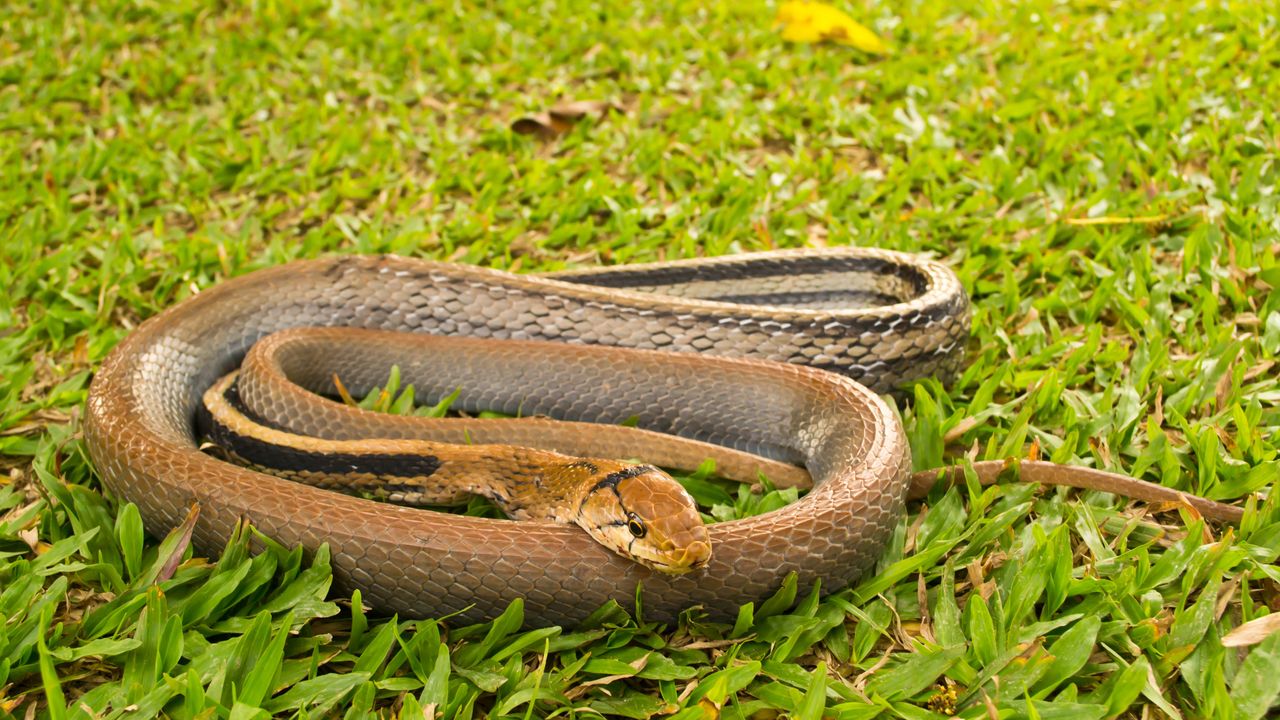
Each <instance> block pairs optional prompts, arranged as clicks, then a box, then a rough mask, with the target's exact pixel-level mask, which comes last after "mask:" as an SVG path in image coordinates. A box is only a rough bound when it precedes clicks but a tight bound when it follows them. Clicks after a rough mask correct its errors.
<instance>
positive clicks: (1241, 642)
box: [1222, 613, 1280, 647]
mask: <svg viewBox="0 0 1280 720" xmlns="http://www.w3.org/2000/svg"><path fill="white" fill-rule="evenodd" d="M1277 632H1280V613H1271V614H1270V615H1263V616H1262V617H1260V618H1257V619H1255V620H1250V621H1249V622H1247V623H1245V624H1243V625H1241V626H1240V627H1238V628H1236V629H1235V630H1232V631H1231V632H1229V633H1227V634H1226V635H1224V636H1223V637H1222V646H1223V647H1248V646H1249V645H1257V644H1258V643H1260V642H1262V641H1263V640H1266V639H1267V638H1269V637H1271V636H1272V635H1274V634H1275V633H1277Z"/></svg>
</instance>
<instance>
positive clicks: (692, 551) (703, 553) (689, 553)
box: [680, 540, 711, 570]
mask: <svg viewBox="0 0 1280 720" xmlns="http://www.w3.org/2000/svg"><path fill="white" fill-rule="evenodd" d="M710 562H711V543H706V542H703V541H701V540H697V541H694V542H692V543H689V546H688V547H686V548H685V549H684V554H683V555H681V556H680V564H681V565H683V566H685V567H687V568H689V569H690V570H701V569H702V568H704V567H706V566H707V564H708V563H710Z"/></svg>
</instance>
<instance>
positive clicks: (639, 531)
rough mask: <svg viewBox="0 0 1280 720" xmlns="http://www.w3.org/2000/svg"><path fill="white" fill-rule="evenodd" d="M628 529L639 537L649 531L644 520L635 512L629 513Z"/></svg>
mask: <svg viewBox="0 0 1280 720" xmlns="http://www.w3.org/2000/svg"><path fill="white" fill-rule="evenodd" d="M627 530H630V531H631V534H632V535H634V536H636V537H638V538H642V537H644V534H645V533H646V532H647V531H648V530H647V528H645V526H644V521H642V520H641V519H640V518H639V517H638V516H637V515H636V514H635V513H627Z"/></svg>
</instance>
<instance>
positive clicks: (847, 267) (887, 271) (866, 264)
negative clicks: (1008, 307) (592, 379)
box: [555, 256, 926, 302]
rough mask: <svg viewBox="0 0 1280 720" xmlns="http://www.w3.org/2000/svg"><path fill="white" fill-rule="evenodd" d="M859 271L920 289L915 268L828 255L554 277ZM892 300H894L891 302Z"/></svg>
mask: <svg viewBox="0 0 1280 720" xmlns="http://www.w3.org/2000/svg"><path fill="white" fill-rule="evenodd" d="M848 272H862V273H867V274H869V275H892V276H895V277H897V278H900V279H902V280H905V281H907V282H908V283H909V284H910V285H911V287H912V288H914V289H915V290H916V292H920V291H923V289H924V287H925V282H926V280H925V277H924V275H923V274H922V273H921V272H920V270H919V268H917V267H912V266H910V265H907V264H904V263H898V262H893V261H890V260H888V259H885V258H879V257H849V258H832V257H830V256H824V257H813V258H799V257H790V258H787V259H785V260H782V261H773V262H769V261H756V262H754V263H752V265H751V266H750V267H746V266H744V265H742V264H737V263H714V264H706V265H689V266H687V267H666V268H660V269H654V270H637V271H634V272H629V271H626V270H622V271H618V272H617V273H616V274H611V275H600V274H590V275H583V276H577V275H557V276H556V277H555V279H556V280H561V281H564V282H571V283H586V284H589V285H595V286H598V287H613V288H628V287H641V286H645V285H677V284H680V283H688V282H695V281H715V280H741V279H744V278H765V277H777V276H787V277H794V276H796V275H830V274H832V273H848ZM895 302H896V301H895Z"/></svg>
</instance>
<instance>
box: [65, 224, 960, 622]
mask: <svg viewBox="0 0 1280 720" xmlns="http://www.w3.org/2000/svg"><path fill="white" fill-rule="evenodd" d="M294 327H334V328H341V327H353V328H369V329H381V330H398V331H409V332H415V333H426V334H431V335H456V336H468V337H469V338H470V339H467V340H458V341H453V342H450V341H449V340H448V339H445V338H441V339H440V342H439V344H438V345H437V346H433V348H432V349H431V350H430V352H428V353H425V354H419V357H420V358H421V360H422V362H421V363H420V365H419V367H417V369H416V370H412V372H414V373H416V375H415V376H414V377H412V378H406V380H407V381H412V382H415V383H422V384H424V385H433V386H435V387H436V388H437V389H440V390H443V391H444V392H448V391H449V390H450V389H452V388H453V387H461V388H462V390H463V395H462V400H463V401H464V405H463V406H462V407H461V409H493V410H499V411H505V412H508V413H521V414H524V415H546V416H549V417H552V418H559V419H565V420H575V421H581V422H587V423H617V422H620V421H622V420H625V419H628V418H633V417H634V418H637V419H638V421H639V426H640V427H641V428H644V429H647V430H652V431H657V432H661V433H669V434H672V435H676V436H680V437H682V438H686V439H689V440H692V441H699V442H706V443H712V444H715V445H719V446H724V447H727V448H732V449H734V450H737V451H745V452H749V453H755V454H759V455H762V456H764V457H766V458H770V459H773V460H780V461H784V462H793V463H798V464H802V465H804V466H805V467H806V468H807V469H808V471H809V474H810V475H811V476H812V477H813V480H814V484H815V488H814V490H813V491H812V492H810V493H809V494H808V495H807V496H806V497H804V498H803V499H801V500H800V501H798V502H796V503H793V504H792V505H789V506H787V507H785V508H783V509H781V510H778V511H775V512H772V513H768V514H766V515H762V516H758V517H753V518H748V519H744V520H737V521H733V522H726V523H720V524H716V525H713V526H711V528H710V531H711V538H712V545H713V547H714V548H715V551H714V555H713V557H712V559H711V562H710V564H709V565H708V566H707V567H706V568H705V569H702V570H698V571H696V572H692V573H689V574H687V575H681V576H669V575H663V574H659V573H655V572H653V571H651V570H649V569H647V568H644V567H641V566H639V565H637V564H635V563H631V562H628V561H626V560H623V559H621V558H618V557H617V556H615V555H613V554H611V553H610V552H609V551H607V550H605V549H603V548H602V547H601V546H599V545H597V544H596V543H594V542H593V541H592V540H590V539H589V538H588V537H587V536H586V535H585V534H584V533H582V532H581V531H580V530H578V529H577V528H572V527H566V526H563V525H557V524H553V523H549V522H511V521H503V520H488V519H480V518H471V517H462V516H456V515H448V514H442V513H430V512H423V511H419V510H414V509H410V508H404V507H399V506H394V505H387V504H383V503H377V502H373V501H366V500H360V499H356V498H351V497H348V496H343V495H337V494H334V493H331V492H326V491H324V490H320V489H318V488H313V487H308V486H304V485H299V484H295V483H290V482H288V481H286V480H282V479H279V478H274V477H270V476H266V475H261V474H259V473H256V472H253V471H251V470H248V469H244V468H240V467H236V466H233V465H229V464H226V463H223V462H220V461H218V460H216V459H214V458H212V457H209V456H208V455H206V454H204V453H202V452H200V451H199V449H198V448H197V444H196V437H195V431H194V429H193V418H194V416H195V414H196V410H197V407H198V404H199V402H200V399H201V396H202V394H203V393H204V392H205V391H206V390H207V389H208V388H209V387H210V386H211V385H212V384H213V383H214V381H215V380H217V379H218V378H219V377H221V376H222V375H224V374H226V373H227V372H229V371H230V370H232V369H233V368H235V367H236V366H237V365H238V364H239V363H240V361H241V359H242V358H243V357H244V356H245V353H246V351H247V350H248V349H249V348H250V346H252V345H253V344H254V343H255V342H257V341H258V340H259V339H261V338H263V337H265V336H267V335H270V334H272V333H275V332H278V331H281V330H285V329H288V328H294ZM967 334H968V299H967V297H966V295H965V293H964V291H963V289H962V288H961V286H960V284H959V282H958V281H957V280H956V278H955V276H954V275H953V274H952V273H951V272H950V271H949V270H947V269H946V268H945V267H943V266H941V265H939V264H936V263H932V262H928V261H924V260H920V259H918V258H914V257H911V256H907V255H903V254H899V253H893V252H887V251H879V250H869V249H844V250H824V251H786V252H777V253H763V254H757V255H744V256H737V257H729V258H718V259H707V260H696V261H684V262H673V263H661V264H650V265H636V266H627V267H622V268H616V269H606V270H596V271H589V272H571V273H560V274H555V275H544V276H520V275H511V274H508V273H502V272H497V271H492V270H485V269H481V268H474V267H465V266H458V265H451V264H441V263H430V262H422V261H415V260H409V259H404V258H397V257H388V256H377V257H374V256H363V257H347V258H333V259H324V260H317V261H307V262H299V263H293V264H290V265H285V266H280V267H276V268H271V269H268V270H263V271H259V272H256V273H252V274H250V275H246V276H244V277H241V278H237V279H234V280H231V281H228V282H226V283H223V284H221V285H219V286H218V287H215V288H213V289H212V290H209V291H206V292H203V293H201V294H199V295H197V296H196V297H194V298H191V299H190V300H188V301H186V302H184V303H181V304H179V305H178V306H176V307H174V308H172V309H170V310H168V311H166V312H164V313H161V314H160V315H158V316H156V317H155V318H152V319H151V320H149V321H148V322H146V323H144V324H143V325H142V326H141V327H140V328H138V330H137V331H136V332H134V333H133V334H132V335H130V336H129V337H128V338H127V339H126V340H125V341H124V342H122V343H121V344H120V345H119V346H118V347H117V348H116V349H115V350H114V351H113V352H112V353H111V355H110V356H109V357H108V358H107V360H106V361H105V362H104V364H103V366H102V369H101V371H100V372H99V373H98V375H97V376H96V377H95V379H94V382H93V385H92V388H91V390H90V396H89V402H88V417H87V422H86V438H87V442H88V447H89V450H90V453H91V454H92V456H93V458H94V460H95V461H96V463H97V464H98V467H99V469H100V470H101V472H102V475H103V477H104V480H105V481H106V483H107V484H108V486H109V487H111V488H112V489H113V490H114V491H116V492H118V493H119V494H121V495H123V496H124V497H125V498H127V499H129V500H131V501H132V502H134V503H136V504H137V505H138V507H139V509H140V510H141V512H142V515H143V519H144V521H145V522H146V525H147V527H148V528H149V529H150V530H151V531H152V532H162V531H165V530H167V529H169V528H172V527H174V526H176V525H177V524H178V523H179V522H180V521H181V520H182V518H183V517H184V515H185V514H186V512H187V509H188V508H189V507H190V505H191V504H193V503H197V502H198V503H199V504H200V506H201V514H200V519H199V522H198V523H197V525H196V529H195V533H194V536H193V537H194V541H195V543H196V545H197V547H199V548H201V549H202V550H203V551H206V552H216V551H217V550H218V549H219V548H220V547H221V546H222V545H223V544H224V543H225V542H226V540H227V538H228V537H229V535H230V534H231V532H232V531H233V529H234V527H235V525H236V523H237V522H238V521H239V520H240V519H241V518H245V519H248V520H249V521H251V522H252V523H253V524H254V525H255V526H256V527H258V528H259V529H260V530H262V531H263V532H265V533H266V534H268V535H270V536H272V537H274V538H276V539H277V540H278V541H280V542H282V543H285V544H286V545H293V544H298V543H300V544H302V545H304V546H306V547H308V548H312V549H314V548H315V547H317V546H319V545H320V544H321V543H325V542H327V543H329V545H330V547H331V549H332V552H333V563H334V570H335V574H336V577H337V579H338V580H339V582H340V583H341V584H342V585H343V586H344V587H346V588H360V589H361V590H362V592H363V596H364V597H365V598H366V600H367V601H368V602H370V603H371V604H372V605H374V606H376V607H378V608H380V609H383V610H387V611H395V612H399V613H401V614H403V615H409V616H438V615H442V614H446V613H452V612H455V611H463V612H464V614H465V615H466V616H467V617H473V618H483V617H493V616H495V615H496V614H498V613H500V612H501V611H502V610H503V609H504V608H505V607H506V606H507V604H508V603H509V602H510V601H511V600H512V599H514V598H516V597H522V598H524V600H525V608H526V616H527V617H528V619H529V620H530V621H532V622H536V623H573V622H575V621H578V620H581V619H582V618H583V617H585V616H586V615H587V614H589V613H590V612H591V611H592V610H594V609H595V608H596V607H598V606H599V605H601V604H602V603H604V602H605V601H607V600H610V599H612V600H616V601H618V602H619V603H621V604H623V605H624V606H629V605H631V604H632V603H633V599H634V597H635V588H636V585H637V583H643V587H644V603H645V613H646V617H651V618H657V619H670V618H672V617H674V616H675V614H677V613H678V612H679V611H680V610H682V609H685V608H687V607H690V606H695V605H700V606H702V607H704V608H706V609H707V610H708V611H709V612H710V613H711V614H712V615H714V616H717V617H725V616H731V615H732V614H733V613H734V612H736V609H737V607H738V606H739V605H740V604H742V603H744V602H748V601H758V600H760V599H762V598H765V597H767V596H769V595H770V594H771V593H773V592H774V591H776V589H777V588H778V586H779V585H780V583H781V582H782V580H783V579H784V578H785V577H786V575H787V574H788V573H790V572H793V571H794V572H796V573H798V574H799V576H800V580H801V585H802V586H811V585H812V584H813V583H814V582H815V581H819V580H820V581H821V582H822V586H823V587H824V588H827V589H837V588H840V587H844V586H846V585H848V584H849V583H850V582H852V581H854V580H855V579H856V578H857V577H858V576H859V574H860V573H862V572H863V571H864V570H866V569H867V568H868V567H869V566H870V565H871V564H872V563H874V561H875V560H876V558H877V557H878V556H879V553H880V551H881V549H882V547H883V544H884V542H885V540H886V538H887V536H888V534H889V533H890V532H891V530H892V528H893V527H894V525H895V524H896V523H897V520H898V517H899V513H900V511H901V508H902V504H903V501H904V495H905V492H906V483H907V474H908V469H909V467H910V457H909V450H908V447H907V443H906V439H905V437H904V435H903V433H902V429H901V427H900V425H899V423H898V420H897V418H896V416H895V415H894V414H893V412H892V411H891V410H890V409H889V408H888V407H887V406H886V405H885V404H884V403H883V402H882V401H881V400H880V399H879V398H878V397H877V396H876V395H875V393H874V392H873V390H877V391H889V390H891V389H893V388H895V387H897V386H898V385H900V384H901V383H902V382H903V381H906V380H909V379H913V378H918V377H924V376H928V375H939V376H943V377H946V376H949V375H951V374H953V373H954V372H955V371H956V369H957V368H958V367H959V365H960V362H961V353H962V349H963V344H964V339H965V338H966V337H967ZM537 340H542V341H547V340H550V341H555V342H554V343H547V342H512V341H537ZM393 345H394V340H392V339H385V340H377V341H374V342H372V343H370V344H365V345H361V346H360V347H359V349H358V350H354V349H353V351H352V352H349V353H346V354H344V356H342V357H338V358H333V360H334V362H336V363H338V364H339V365H342V366H343V367H339V368H334V369H333V370H332V372H338V373H339V374H341V375H342V377H343V379H344V380H346V379H347V377H349V375H348V374H347V373H348V372H349V373H358V372H360V370H359V369H358V368H360V367H368V368H372V369H370V370H368V371H367V372H368V373H371V375H370V377H374V376H376V375H378V374H381V377H383V378H385V373H386V370H387V367H388V364H387V363H382V362H380V361H378V358H377V357H375V356H377V355H379V354H380V353H381V354H386V357H385V358H382V359H383V360H386V359H388V358H391V357H392V356H393V355H394V356H395V357H396V358H398V359H397V360H396V361H397V362H403V360H404V355H403V351H400V352H399V354H398V355H395V352H396V351H395V350H394V348H393V347H392V346H393ZM353 347H355V346H353ZM628 348H631V349H628ZM766 361H772V362H766ZM814 368H822V369H826V370H831V371H835V372H836V373H841V375H835V374H832V373H825V372H820V371H818V370H815V369H814ZM431 378H435V380H434V381H432V380H431ZM853 380H858V381H860V382H862V383H865V384H866V385H867V386H869V387H870V388H872V389H871V390H869V389H868V388H867V387H863V385H860V384H858V383H857V382H853ZM370 382H376V381H370ZM419 387H422V385H419ZM575 427H576V426H575ZM583 432H586V431H583ZM584 444H585V438H584ZM596 454H599V453H596Z"/></svg>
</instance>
